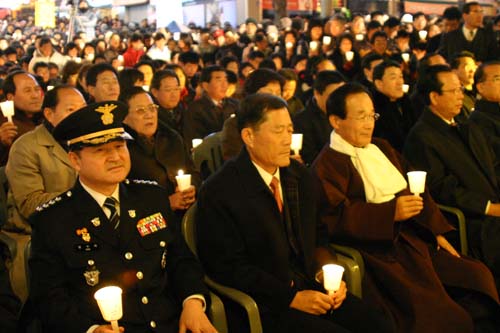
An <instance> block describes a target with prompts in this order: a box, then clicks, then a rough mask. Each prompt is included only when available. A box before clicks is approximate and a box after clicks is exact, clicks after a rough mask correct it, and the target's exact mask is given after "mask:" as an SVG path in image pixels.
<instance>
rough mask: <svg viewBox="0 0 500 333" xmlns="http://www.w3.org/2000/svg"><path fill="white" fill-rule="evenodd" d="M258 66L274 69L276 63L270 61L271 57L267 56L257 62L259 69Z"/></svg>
mask: <svg viewBox="0 0 500 333" xmlns="http://www.w3.org/2000/svg"><path fill="white" fill-rule="evenodd" d="M260 68H267V69H270V70H273V71H276V70H277V68H276V64H275V63H274V61H272V60H271V59H269V58H267V59H264V60H262V61H261V62H260V63H259V69H260Z"/></svg>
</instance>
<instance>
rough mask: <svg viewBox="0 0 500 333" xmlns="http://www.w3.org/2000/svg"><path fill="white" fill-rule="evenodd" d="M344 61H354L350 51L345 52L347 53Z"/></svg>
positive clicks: (352, 53)
mask: <svg viewBox="0 0 500 333" xmlns="http://www.w3.org/2000/svg"><path fill="white" fill-rule="evenodd" d="M345 59H346V60H347V61H351V60H352V59H354V52H352V51H347V52H346V53H345Z"/></svg>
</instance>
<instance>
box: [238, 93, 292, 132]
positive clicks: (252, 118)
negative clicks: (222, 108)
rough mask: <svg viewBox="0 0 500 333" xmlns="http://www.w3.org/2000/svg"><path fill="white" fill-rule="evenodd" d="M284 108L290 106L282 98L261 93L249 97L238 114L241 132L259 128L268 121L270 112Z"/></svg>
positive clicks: (243, 102) (242, 103)
mask: <svg viewBox="0 0 500 333" xmlns="http://www.w3.org/2000/svg"><path fill="white" fill-rule="evenodd" d="M282 108H288V104H287V103H286V101H285V100H284V99H283V98H281V97H278V96H274V95H271V94H260V93H259V94H251V95H248V96H247V97H245V99H244V100H243V101H242V102H241V107H240V110H239V111H238V112H237V113H236V120H237V123H238V130H239V132H241V131H242V130H243V129H244V128H247V127H251V128H257V127H258V126H259V125H260V124H262V123H263V122H264V121H265V120H266V113H267V112H268V111H272V110H278V109H282Z"/></svg>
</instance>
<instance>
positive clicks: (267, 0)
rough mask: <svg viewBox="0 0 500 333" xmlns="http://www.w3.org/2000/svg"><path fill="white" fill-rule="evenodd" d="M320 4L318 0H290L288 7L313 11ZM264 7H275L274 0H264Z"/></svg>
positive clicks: (289, 8) (294, 9) (295, 9)
mask: <svg viewBox="0 0 500 333" xmlns="http://www.w3.org/2000/svg"><path fill="white" fill-rule="evenodd" d="M317 6H318V0H288V1H287V6H286V7H287V9H288V10H293V11H298V10H305V11H311V10H316V8H317ZM262 9H270V10H272V9H273V0H262Z"/></svg>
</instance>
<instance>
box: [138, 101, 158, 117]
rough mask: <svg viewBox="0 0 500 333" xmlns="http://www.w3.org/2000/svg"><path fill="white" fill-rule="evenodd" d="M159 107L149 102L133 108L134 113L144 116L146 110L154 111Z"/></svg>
mask: <svg viewBox="0 0 500 333" xmlns="http://www.w3.org/2000/svg"><path fill="white" fill-rule="evenodd" d="M159 108H160V107H159V106H158V105H157V104H150V105H148V106H144V107H140V108H137V109H135V110H134V112H135V113H137V114H138V115H139V116H144V115H145V114H146V112H148V111H149V112H152V113H155V112H157V111H158V109H159Z"/></svg>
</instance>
